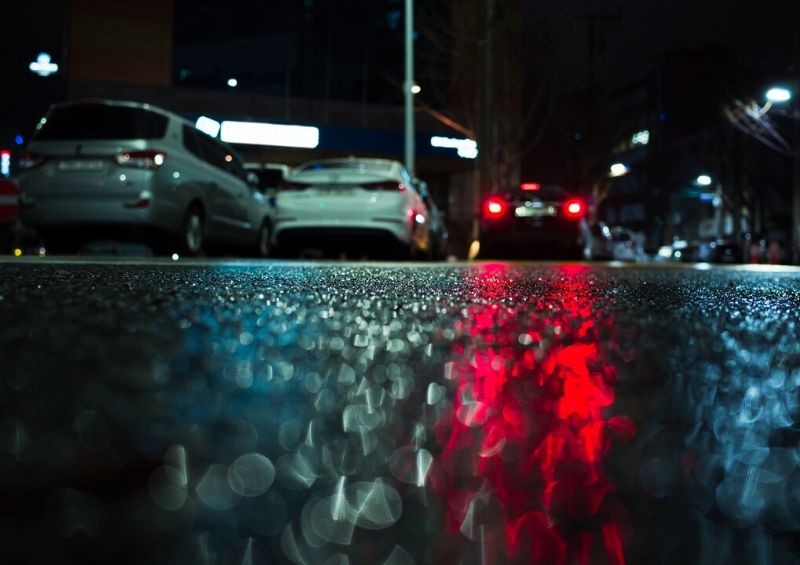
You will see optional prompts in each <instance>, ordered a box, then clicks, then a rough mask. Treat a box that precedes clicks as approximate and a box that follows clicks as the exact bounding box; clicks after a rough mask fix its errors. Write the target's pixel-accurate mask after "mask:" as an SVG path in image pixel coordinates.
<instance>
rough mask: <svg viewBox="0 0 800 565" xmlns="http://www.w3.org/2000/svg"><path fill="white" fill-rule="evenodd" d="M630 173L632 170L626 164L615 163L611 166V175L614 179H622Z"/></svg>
mask: <svg viewBox="0 0 800 565" xmlns="http://www.w3.org/2000/svg"><path fill="white" fill-rule="evenodd" d="M628 171H630V169H629V168H628V166H627V165H625V164H624V163H614V164H613V165H611V170H610V175H611V176H612V177H621V176H623V175H626V174H628Z"/></svg>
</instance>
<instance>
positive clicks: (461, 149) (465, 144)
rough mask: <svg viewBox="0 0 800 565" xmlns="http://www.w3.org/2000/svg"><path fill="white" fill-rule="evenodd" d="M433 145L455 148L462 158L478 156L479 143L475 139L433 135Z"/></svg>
mask: <svg viewBox="0 0 800 565" xmlns="http://www.w3.org/2000/svg"><path fill="white" fill-rule="evenodd" d="M431 147H442V148H445V149H455V150H456V151H457V152H458V156H459V157H461V158H462V159H474V158H476V157H477V156H478V143H477V142H476V141H475V140H474V139H458V138H453V137H442V136H438V135H434V136H433V137H431Z"/></svg>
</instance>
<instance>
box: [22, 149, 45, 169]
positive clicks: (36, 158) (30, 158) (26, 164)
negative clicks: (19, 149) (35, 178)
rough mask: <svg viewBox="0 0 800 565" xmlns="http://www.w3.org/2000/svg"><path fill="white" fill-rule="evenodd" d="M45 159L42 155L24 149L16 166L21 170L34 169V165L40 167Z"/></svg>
mask: <svg viewBox="0 0 800 565" xmlns="http://www.w3.org/2000/svg"><path fill="white" fill-rule="evenodd" d="M45 161H47V157H45V156H44V155H39V154H38V153H34V152H33V151H25V152H24V153H23V154H22V155H21V156H20V158H19V161H18V162H17V166H18V167H19V168H20V170H22V171H29V170H31V169H35V168H36V167H41V166H42V165H43V164H44V163H45Z"/></svg>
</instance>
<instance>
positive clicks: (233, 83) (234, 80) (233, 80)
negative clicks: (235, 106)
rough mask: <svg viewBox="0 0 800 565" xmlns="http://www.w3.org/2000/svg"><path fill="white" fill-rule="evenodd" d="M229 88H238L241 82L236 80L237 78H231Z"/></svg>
mask: <svg viewBox="0 0 800 565" xmlns="http://www.w3.org/2000/svg"><path fill="white" fill-rule="evenodd" d="M228 86H230V87H231V88H236V87H237V86H239V81H238V80H236V79H235V78H229V79H228Z"/></svg>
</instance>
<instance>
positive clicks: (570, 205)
mask: <svg viewBox="0 0 800 565" xmlns="http://www.w3.org/2000/svg"><path fill="white" fill-rule="evenodd" d="M585 211H586V209H585V207H584V205H583V202H581V201H580V200H578V199H577V198H573V199H572V200H567V201H566V202H565V203H564V215H565V216H567V217H568V218H573V219H576V218H581V217H583V215H584V213H585Z"/></svg>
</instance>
